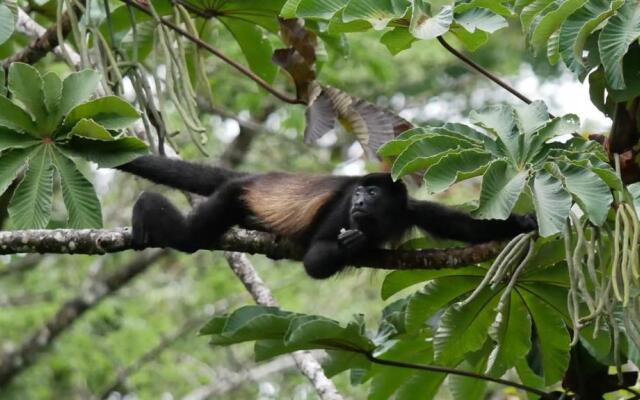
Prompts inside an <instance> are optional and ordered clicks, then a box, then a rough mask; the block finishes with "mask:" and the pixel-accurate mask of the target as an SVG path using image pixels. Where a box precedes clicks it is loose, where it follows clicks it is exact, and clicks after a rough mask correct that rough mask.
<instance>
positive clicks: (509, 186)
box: [474, 160, 529, 219]
mask: <svg viewBox="0 0 640 400" xmlns="http://www.w3.org/2000/svg"><path fill="white" fill-rule="evenodd" d="M528 178H529V171H528V170H523V171H517V170H515V169H514V168H513V167H512V166H511V165H509V164H508V163H507V162H506V161H504V160H496V161H494V162H492V163H491V165H490V166H489V168H487V171H486V172H485V174H484V176H483V177H482V190H481V191H480V204H479V205H478V208H477V209H476V210H475V211H474V216H476V217H478V218H481V219H507V218H508V217H509V215H511V210H512V209H513V206H514V205H515V204H516V201H518V198H519V197H520V194H521V193H522V190H523V189H524V187H525V184H526V183H527V180H528Z"/></svg>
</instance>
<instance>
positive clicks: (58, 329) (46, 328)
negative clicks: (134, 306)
mask: <svg viewBox="0 0 640 400" xmlns="http://www.w3.org/2000/svg"><path fill="white" fill-rule="evenodd" d="M167 253H168V252H167V251H162V250H154V251H150V252H145V253H143V254H141V255H139V256H138V257H136V258H135V259H134V260H133V261H132V262H131V263H129V264H128V265H127V266H125V267H124V268H121V269H119V270H117V271H115V272H113V273H111V274H109V275H107V276H105V277H103V278H101V279H97V280H95V281H94V282H93V283H92V284H91V285H89V287H88V288H87V289H86V290H83V291H82V293H80V294H79V295H78V296H77V297H74V298H73V299H71V300H69V301H67V302H66V303H64V304H63V305H62V306H61V307H60V309H59V310H58V312H56V314H55V315H54V316H53V317H51V319H49V320H48V321H47V322H46V323H45V324H44V325H43V326H42V328H40V329H38V330H36V331H35V332H34V333H33V334H32V335H31V336H30V337H29V338H27V339H26V340H25V341H24V342H23V343H22V344H21V345H20V346H18V347H17V348H16V349H14V350H10V351H7V352H5V353H3V354H1V355H0V387H2V386H6V385H7V384H8V383H9V382H11V380H12V379H13V378H14V377H15V376H16V375H18V374H19V373H21V372H22V371H24V370H25V369H26V368H28V367H29V366H31V364H33V363H34V361H35V360H36V359H37V357H38V356H39V355H40V354H41V353H42V352H43V351H44V350H46V349H47V348H48V347H49V346H50V345H51V343H53V341H54V340H55V339H56V337H57V336H58V335H59V334H60V333H62V332H63V331H65V330H66V329H68V328H69V327H70V326H71V325H72V324H73V323H74V322H75V321H76V320H77V319H79V318H80V317H81V316H82V315H83V314H84V313H85V312H86V311H87V310H89V309H90V308H92V307H94V306H96V305H97V304H98V303H100V301H102V300H103V299H104V298H105V297H107V296H109V295H111V294H113V293H114V292H115V291H117V290H118V289H120V288H121V287H123V286H124V285H126V284H127V283H128V282H130V281H131V280H132V279H133V278H135V277H136V276H138V275H140V274H141V273H143V272H144V271H146V270H147V268H148V267H149V266H150V265H152V264H153V263H154V262H155V261H156V260H158V259H159V258H160V257H162V256H164V255H166V254H167Z"/></svg>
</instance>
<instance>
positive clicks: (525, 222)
mask: <svg viewBox="0 0 640 400" xmlns="http://www.w3.org/2000/svg"><path fill="white" fill-rule="evenodd" d="M118 168H119V169H120V170H122V171H126V172H128V173H131V174H134V175H138V176H141V177H143V178H146V179H149V180H151V181H153V182H156V183H159V184H163V185H167V186H170V187H173V188H176V189H181V190H185V191H188V192H192V193H196V194H200V195H203V196H207V198H206V199H205V200H204V201H203V202H201V203H199V204H198V205H196V206H195V207H194V209H193V210H192V211H191V212H190V213H189V214H188V215H187V216H186V217H185V216H183V215H182V213H181V212H180V211H178V210H177V209H176V208H175V207H174V206H173V205H172V204H171V203H170V202H169V201H168V200H167V199H166V198H165V197H164V196H162V195H160V194H157V193H149V192H145V193H142V194H141V195H140V197H139V199H138V201H137V202H136V204H135V206H134V208H133V247H134V248H137V249H142V248H145V247H172V248H175V249H178V250H182V251H186V252H193V251H196V250H198V249H202V248H207V247H208V246H210V245H211V244H213V243H214V242H215V241H216V239H218V238H219V237H220V236H221V235H222V234H223V233H224V232H226V231H227V230H228V229H229V228H230V227H231V226H233V225H240V226H242V227H246V228H254V229H255V228H259V229H262V230H266V231H269V232H273V233H275V234H278V235H282V236H285V237H288V238H290V239H291V240H293V241H294V242H297V243H299V244H300V245H302V246H303V248H304V249H305V255H304V260H303V262H304V267H305V269H306V271H307V273H308V274H309V275H310V276H312V277H314V278H318V279H322V278H327V277H330V276H331V275H333V274H335V273H336V272H338V271H340V270H341V269H343V268H344V267H345V265H346V264H348V261H349V257H351V256H357V255H358V254H359V253H362V252H364V251H366V250H367V249H372V248H375V247H377V246H380V245H381V244H383V243H385V242H388V241H391V240H394V239H399V238H400V237H401V235H402V234H403V233H405V232H406V231H407V230H408V229H409V228H411V227H412V226H418V227H419V228H421V229H424V230H425V231H427V232H429V233H432V234H434V235H436V236H438V237H442V238H448V239H455V240H460V241H464V242H471V243H479V242H487V241H491V240H497V239H506V238H510V237H512V236H515V235H516V234H518V233H521V232H526V231H530V230H533V229H535V228H536V226H537V225H536V222H535V220H534V219H533V218H531V217H529V216H520V215H511V216H510V217H509V218H508V219H506V220H476V219H473V218H471V217H470V216H469V215H467V214H465V213H463V212H460V211H457V210H454V209H451V208H448V207H445V206H442V205H439V204H436V203H432V202H428V201H418V200H414V199H411V198H409V197H408V195H407V189H406V188H405V186H404V184H403V183H402V182H394V181H393V180H392V179H391V177H390V176H389V174H386V173H373V174H368V175H364V176H331V175H303V174H290V173H280V172H269V173H256V174H252V173H244V172H237V171H231V170H227V169H223V168H218V167H213V166H206V165H200V164H194V163H189V162H185V161H181V160H175V159H169V158H164V157H158V156H142V157H139V158H137V159H135V160H133V161H131V162H129V163H127V164H124V165H122V166H120V167H118Z"/></svg>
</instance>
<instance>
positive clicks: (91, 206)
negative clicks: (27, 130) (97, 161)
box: [52, 149, 102, 229]
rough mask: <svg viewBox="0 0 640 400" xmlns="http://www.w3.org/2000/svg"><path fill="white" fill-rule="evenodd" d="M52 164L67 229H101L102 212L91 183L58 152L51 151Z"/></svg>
mask: <svg viewBox="0 0 640 400" xmlns="http://www.w3.org/2000/svg"><path fill="white" fill-rule="evenodd" d="M52 159H53V164H54V165H55V167H56V170H57V171H58V175H59V176H60V185H61V187H62V198H63V199H64V205H65V207H66V208H67V213H68V214H69V220H68V226H69V228H75V229H82V228H101V227H102V211H101V209H100V201H98V197H97V196H96V192H95V190H94V189H93V185H92V184H91V182H89V181H88V180H87V178H85V177H84V175H82V173H81V172H80V171H79V170H78V167H77V166H76V164H75V163H74V162H73V161H72V160H70V159H68V158H67V157H66V156H65V155H64V154H62V153H60V152H59V151H58V150H56V149H53V150H52Z"/></svg>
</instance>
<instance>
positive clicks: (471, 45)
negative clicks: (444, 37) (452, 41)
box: [449, 22, 490, 51]
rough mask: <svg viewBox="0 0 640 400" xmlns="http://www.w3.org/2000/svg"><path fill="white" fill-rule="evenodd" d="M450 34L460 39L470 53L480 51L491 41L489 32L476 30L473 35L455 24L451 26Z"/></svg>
mask: <svg viewBox="0 0 640 400" xmlns="http://www.w3.org/2000/svg"><path fill="white" fill-rule="evenodd" d="M449 32H451V33H452V34H453V35H455V37H456V38H458V40H459V41H460V42H461V43H462V44H463V46H464V47H465V48H467V50H469V51H476V50H478V49H479V48H480V47H481V46H482V45H483V44H485V43H487V41H489V36H490V35H489V34H488V33H487V32H485V31H481V30H479V29H476V31H475V32H473V33H471V32H469V31H468V30H466V29H464V28H463V27H462V26H460V25H459V24H457V23H455V22H454V23H453V24H451V27H450V28H449Z"/></svg>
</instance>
